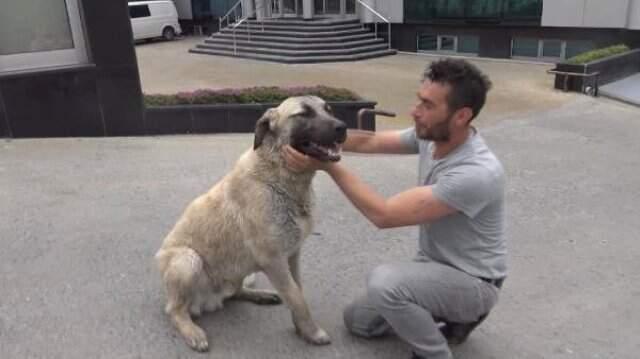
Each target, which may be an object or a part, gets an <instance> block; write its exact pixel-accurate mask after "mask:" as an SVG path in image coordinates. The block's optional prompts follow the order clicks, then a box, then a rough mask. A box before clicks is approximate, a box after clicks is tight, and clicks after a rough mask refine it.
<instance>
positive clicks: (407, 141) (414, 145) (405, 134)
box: [400, 127, 420, 153]
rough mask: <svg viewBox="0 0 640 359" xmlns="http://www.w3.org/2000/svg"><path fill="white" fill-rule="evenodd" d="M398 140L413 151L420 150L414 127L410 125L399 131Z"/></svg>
mask: <svg viewBox="0 0 640 359" xmlns="http://www.w3.org/2000/svg"><path fill="white" fill-rule="evenodd" d="M400 141H401V142H402V143H403V144H404V145H405V146H407V148H408V149H409V150H410V151H412V152H413V153H418V152H420V146H419V145H418V137H417V136H416V128H415V127H410V128H407V129H406V130H403V131H401V132H400Z"/></svg>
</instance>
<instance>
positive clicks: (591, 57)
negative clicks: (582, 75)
mask: <svg viewBox="0 0 640 359" xmlns="http://www.w3.org/2000/svg"><path fill="white" fill-rule="evenodd" d="M627 51H629V47H628V46H627V45H614V46H609V47H605V48H603V49H597V50H593V51H588V52H585V53H582V54H580V55H577V56H574V57H572V58H570V59H569V60H567V62H568V63H570V64H574V65H582V64H586V63H588V62H591V61H595V60H599V59H603V58H605V57H609V56H612V55H617V54H621V53H623V52H627Z"/></svg>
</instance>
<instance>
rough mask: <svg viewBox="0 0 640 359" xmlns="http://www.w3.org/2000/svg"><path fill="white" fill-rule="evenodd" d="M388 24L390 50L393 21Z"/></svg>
mask: <svg viewBox="0 0 640 359" xmlns="http://www.w3.org/2000/svg"><path fill="white" fill-rule="evenodd" d="M387 26H389V33H388V35H389V50H391V23H388V24H387Z"/></svg>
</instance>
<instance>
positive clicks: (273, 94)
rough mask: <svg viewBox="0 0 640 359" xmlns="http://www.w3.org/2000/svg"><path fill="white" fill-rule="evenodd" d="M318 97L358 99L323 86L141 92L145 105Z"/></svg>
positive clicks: (349, 93)
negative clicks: (166, 92)
mask: <svg viewBox="0 0 640 359" xmlns="http://www.w3.org/2000/svg"><path fill="white" fill-rule="evenodd" d="M305 95H314V96H318V97H320V98H322V99H324V100H325V101H354V100H362V98H361V97H360V96H358V95H357V94H355V93H354V92H352V91H350V90H347V89H343V88H334V87H327V86H313V87H251V88H243V89H221V90H211V89H200V90H196V91H192V92H179V93H177V94H169V95H165V94H145V95H144V104H145V106H175V105H213V104H229V103H234V104H251V103H279V102H282V101H283V100H285V99H286V98H288V97H291V96H305Z"/></svg>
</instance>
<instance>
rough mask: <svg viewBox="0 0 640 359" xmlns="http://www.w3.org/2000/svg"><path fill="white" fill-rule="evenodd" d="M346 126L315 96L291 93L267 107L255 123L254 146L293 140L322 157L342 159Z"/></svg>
mask: <svg viewBox="0 0 640 359" xmlns="http://www.w3.org/2000/svg"><path fill="white" fill-rule="evenodd" d="M346 138H347V126H346V125H345V124H344V122H342V121H340V120H338V119H337V118H335V117H334V116H333V114H332V112H331V108H330V107H329V105H327V103H326V102H324V101H323V100H322V99H321V98H319V97H316V96H303V97H290V98H288V99H286V100H285V101H284V102H282V103H281V104H280V106H278V107H276V108H271V109H269V110H267V111H266V112H265V113H264V115H263V116H262V118H260V119H259V120H258V122H257V123H256V131H255V139H254V143H253V148H254V149H257V148H258V147H260V146H261V145H262V144H263V142H265V141H267V140H268V141H270V142H271V144H272V146H273V147H274V149H279V148H281V147H282V146H284V145H287V144H290V145H291V146H292V147H293V148H295V149H296V150H298V151H300V152H302V153H304V154H306V155H308V156H311V157H313V158H315V159H317V160H320V161H339V160H340V144H342V143H344V141H345V140H346Z"/></svg>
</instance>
